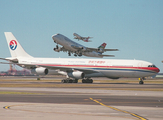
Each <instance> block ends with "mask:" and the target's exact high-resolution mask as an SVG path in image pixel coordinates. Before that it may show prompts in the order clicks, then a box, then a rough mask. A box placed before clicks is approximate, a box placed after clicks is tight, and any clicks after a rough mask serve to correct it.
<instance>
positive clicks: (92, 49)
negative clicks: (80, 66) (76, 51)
mask: <svg viewBox="0 0 163 120" xmlns="http://www.w3.org/2000/svg"><path fill="white" fill-rule="evenodd" d="M87 50H88V51H96V52H98V51H99V48H87ZM104 51H119V50H118V49H104Z"/></svg>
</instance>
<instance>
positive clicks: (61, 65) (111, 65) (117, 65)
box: [1, 32, 159, 84]
mask: <svg viewBox="0 0 163 120" xmlns="http://www.w3.org/2000/svg"><path fill="white" fill-rule="evenodd" d="M5 36H6V39H7V44H8V47H9V50H10V53H11V57H8V58H1V59H3V60H7V61H9V62H10V64H12V63H13V64H16V65H18V66H20V67H23V68H27V69H30V70H31V72H32V73H35V74H38V75H47V74H48V73H50V72H51V71H54V70H55V71H57V72H58V73H59V74H62V75H65V76H67V78H66V79H63V80H62V82H69V83H70V82H74V83H77V82H78V79H82V83H92V82H93V80H92V79H91V77H107V78H113V79H118V78H121V77H125V78H144V77H147V76H153V75H155V74H157V73H158V72H159V69H158V68H157V67H156V66H155V65H154V64H152V63H150V62H146V61H141V60H121V59H119V60H116V59H111V60H110V59H76V58H75V59H74V58H72V59H68V58H35V57H32V56H30V55H29V54H28V53H26V52H25V50H24V49H23V48H22V46H21V45H20V43H19V42H18V41H17V39H16V38H15V37H14V36H13V34H12V33H11V32H5ZM53 37H56V39H57V37H58V36H53ZM140 84H143V79H142V80H141V81H140Z"/></svg>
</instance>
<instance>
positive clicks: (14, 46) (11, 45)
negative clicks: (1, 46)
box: [9, 40, 17, 50]
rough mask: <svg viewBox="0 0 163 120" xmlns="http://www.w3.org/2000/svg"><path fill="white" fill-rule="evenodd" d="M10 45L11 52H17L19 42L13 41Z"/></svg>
mask: <svg viewBox="0 0 163 120" xmlns="http://www.w3.org/2000/svg"><path fill="white" fill-rule="evenodd" d="M9 45H10V49H11V50H15V49H16V48H17V42H16V41H15V40H11V41H10V43H9Z"/></svg>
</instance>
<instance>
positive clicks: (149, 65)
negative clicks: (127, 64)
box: [148, 65, 156, 67]
mask: <svg viewBox="0 0 163 120" xmlns="http://www.w3.org/2000/svg"><path fill="white" fill-rule="evenodd" d="M148 67H156V66H155V65H148Z"/></svg>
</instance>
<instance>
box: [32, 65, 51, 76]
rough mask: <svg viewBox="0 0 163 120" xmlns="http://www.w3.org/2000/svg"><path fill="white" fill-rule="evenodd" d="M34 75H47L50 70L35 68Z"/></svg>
mask: <svg viewBox="0 0 163 120" xmlns="http://www.w3.org/2000/svg"><path fill="white" fill-rule="evenodd" d="M31 73H32V74H37V75H47V74H48V69H47V68H43V67H39V68H34V69H32V70H31Z"/></svg>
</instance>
